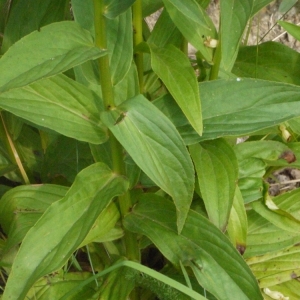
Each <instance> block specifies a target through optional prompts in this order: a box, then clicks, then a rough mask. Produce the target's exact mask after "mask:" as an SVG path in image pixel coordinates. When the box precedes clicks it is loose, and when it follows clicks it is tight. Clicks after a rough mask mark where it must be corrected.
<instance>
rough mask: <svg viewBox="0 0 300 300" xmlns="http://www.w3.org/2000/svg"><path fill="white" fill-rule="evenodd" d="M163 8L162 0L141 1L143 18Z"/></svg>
mask: <svg viewBox="0 0 300 300" xmlns="http://www.w3.org/2000/svg"><path fill="white" fill-rule="evenodd" d="M162 6H163V2H162V0H143V1H142V8H143V17H147V16H149V15H151V14H153V13H154V12H156V11H157V10H159V9H160V8H161V7H162Z"/></svg>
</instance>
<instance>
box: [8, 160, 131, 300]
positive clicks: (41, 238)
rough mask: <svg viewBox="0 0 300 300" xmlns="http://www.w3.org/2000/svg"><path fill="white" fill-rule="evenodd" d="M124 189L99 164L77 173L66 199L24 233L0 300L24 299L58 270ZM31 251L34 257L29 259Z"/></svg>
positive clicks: (107, 169)
mask: <svg viewBox="0 0 300 300" xmlns="http://www.w3.org/2000/svg"><path fill="white" fill-rule="evenodd" d="M127 187H128V184H127V182H126V181H125V180H124V179H123V178H122V177H120V176H118V175H116V174H115V173H113V172H112V171H111V170H110V169H109V168H108V167H106V166H105V165H104V164H102V163H97V164H94V165H91V166H90V167H88V168H86V169H84V170H83V171H82V172H80V173H79V174H78V176H77V177H76V180H75V182H74V184H73V185H72V187H71V188H70V189H69V191H68V192H67V194H66V195H65V197H64V198H62V199H61V200H59V201H56V202H55V203H53V204H52V205H51V206H50V207H49V208H48V209H47V210H46V212H45V213H44V214H43V216H42V217H41V218H40V219H39V220H38V222H37V223H36V224H35V226H34V227H32V228H31V229H30V230H29V232H28V233H27V235H26V237H25V239H24V240H23V243H22V245H21V248H20V250H19V252H18V254H17V256H16V258H15V261H14V264H13V266H12V271H11V274H10V276H9V279H8V281H7V285H6V288H5V292H4V294H3V298H2V299H3V300H7V299H24V297H25V296H26V294H27V292H28V290H29V289H30V287H31V286H32V285H33V284H34V282H35V281H36V280H37V279H38V278H40V277H42V276H44V275H46V274H48V273H50V272H53V271H55V270H57V269H58V268H60V267H61V266H62V265H63V264H64V263H65V262H66V261H67V260H68V258H69V256H70V255H71V254H72V252H73V251H74V250H76V249H77V247H78V246H79V245H80V244H81V242H82V241H83V240H84V238H85V237H86V235H87V234H88V232H89V230H90V229H91V227H92V226H93V224H94V222H95V220H96V219H97V217H98V215H99V214H100V213H101V212H102V211H103V210H104V209H105V208H106V207H107V206H108V205H109V203H110V201H111V199H112V198H113V197H115V196H117V195H120V194H122V193H124V191H125V190H126V189H127ZM66 241H67V243H66ZM33 247H34V254H35V255H34V256H28V253H32V251H33Z"/></svg>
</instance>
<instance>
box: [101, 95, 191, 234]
mask: <svg viewBox="0 0 300 300" xmlns="http://www.w3.org/2000/svg"><path fill="white" fill-rule="evenodd" d="M101 119H102V121H103V123H104V124H105V125H106V126H108V128H109V129H110V130H111V131H112V133H113V134H114V135H115V137H116V138H117V139H118V140H119V142H120V143H121V144H122V146H123V147H124V148H125V150H126V151H127V152H128V153H129V155H130V156H131V157H132V159H133V160H134V161H135V163H136V164H137V165H138V166H139V167H140V168H141V169H142V170H143V171H144V172H145V173H146V174H147V175H148V176H149V177H150V179H151V180H153V181H154V182H155V183H156V184H157V185H158V186H159V187H160V188H162V189H163V190H164V191H165V192H167V193H168V194H169V195H171V196H172V198H173V200H174V202H175V205H176V208H177V216H178V220H177V225H178V231H179V232H180V231H181V229H182V227H183V225H184V221H185V218H186V216H187V213H188V210H189V207H190V204H191V200H192V195H193V187H194V169H193V164H192V161H191V158H190V156H189V153H188V151H187V149H186V147H185V145H184V143H183V141H182V139H181V137H180V135H179V134H178V132H177V130H176V128H175V127H174V125H173V124H172V122H171V121H170V120H169V119H168V118H167V117H166V116H165V115H164V114H163V113H161V112H160V111H159V110H158V109H157V108H156V107H155V106H154V105H152V104H151V103H150V102H149V101H148V100H147V99H146V98H144V97H143V96H142V95H139V96H136V97H135V98H132V99H129V100H127V101H125V102H123V103H122V104H121V105H120V106H118V107H117V108H116V109H114V110H112V111H110V112H103V113H102V114H101Z"/></svg>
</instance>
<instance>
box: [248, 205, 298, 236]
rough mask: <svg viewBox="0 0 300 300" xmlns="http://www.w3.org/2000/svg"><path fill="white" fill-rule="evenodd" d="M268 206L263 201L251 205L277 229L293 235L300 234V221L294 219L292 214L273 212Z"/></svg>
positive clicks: (281, 211) (275, 210) (279, 211)
mask: <svg viewBox="0 0 300 300" xmlns="http://www.w3.org/2000/svg"><path fill="white" fill-rule="evenodd" d="M266 204H267V203H266ZM266 204H264V203H262V201H255V202H252V203H251V207H252V208H253V209H254V210H255V211H256V212H257V213H258V214H260V215H261V216H262V217H263V218H265V219H267V220H268V221H270V222H271V223H272V224H274V225H276V226H277V227H279V228H281V229H283V230H285V231H289V232H292V233H298V232H299V230H300V221H299V220H297V219H295V218H293V217H292V216H291V215H290V214H288V213H285V212H284V211H283V210H277V209H274V210H272V209H270V208H268V207H267V205H266Z"/></svg>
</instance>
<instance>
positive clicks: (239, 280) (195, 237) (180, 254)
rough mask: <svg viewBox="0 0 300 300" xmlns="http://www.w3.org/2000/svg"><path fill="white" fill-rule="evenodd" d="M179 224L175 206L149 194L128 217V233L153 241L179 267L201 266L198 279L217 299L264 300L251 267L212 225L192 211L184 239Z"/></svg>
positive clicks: (141, 199)
mask: <svg viewBox="0 0 300 300" xmlns="http://www.w3.org/2000/svg"><path fill="white" fill-rule="evenodd" d="M166 215H168V218H167V219H166V217H165V216H166ZM175 222H176V217H175V208H174V206H173V205H172V203H171V202H170V201H168V200H166V199H164V198H162V197H159V196H157V195H154V194H152V195H151V194H148V195H144V196H142V197H140V199H139V202H138V204H137V205H136V206H135V207H134V208H133V211H132V212H131V213H130V214H128V215H127V216H126V217H125V223H124V224H125V227H126V228H127V229H128V230H131V231H133V232H136V233H139V234H144V235H146V236H147V237H148V238H150V239H151V240H152V242H153V243H154V244H155V245H156V246H157V247H158V248H159V250H160V251H161V252H162V253H163V255H164V256H165V257H166V258H167V259H168V260H170V261H171V262H172V263H173V264H175V265H177V266H179V264H180V262H179V261H182V263H183V264H185V265H186V266H192V265H193V262H196V263H197V262H198V263H200V262H201V263H202V270H201V272H200V273H197V274H195V275H196V276H197V279H198V281H200V284H201V285H202V286H203V287H204V288H205V289H206V290H208V291H209V292H211V293H213V294H214V295H216V296H217V298H219V299H230V298H232V299H233V298H234V299H262V296H261V293H260V291H259V288H258V285H257V282H256V280H255V278H254V276H253V275H252V273H251V272H250V270H249V268H248V266H247V265H246V263H245V262H244V260H243V259H242V257H241V256H240V255H239V254H238V252H237V251H236V250H235V249H234V247H233V246H232V244H231V243H230V242H229V240H228V239H227V238H226V237H225V236H224V235H223V234H222V233H221V232H220V231H219V230H218V229H217V228H216V227H215V226H214V225H212V224H211V222H209V221H208V220H207V219H206V218H205V217H203V216H201V215H200V214H198V213H196V212H194V211H192V210H190V212H189V216H188V218H187V221H186V224H185V227H184V228H183V230H182V233H181V234H180V235H178V234H177V231H176V226H175ZM199 237H201V238H199ZM220 249H222V251H221V252H220ZM238 270H240V271H238ZM195 271H196V270H195ZM215 274H218V276H215ZM241 274H243V275H241ZM225 282H226V284H225ZM222 283H223V284H222ZM237 286H239V287H237ZM246 286H247V288H246Z"/></svg>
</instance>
